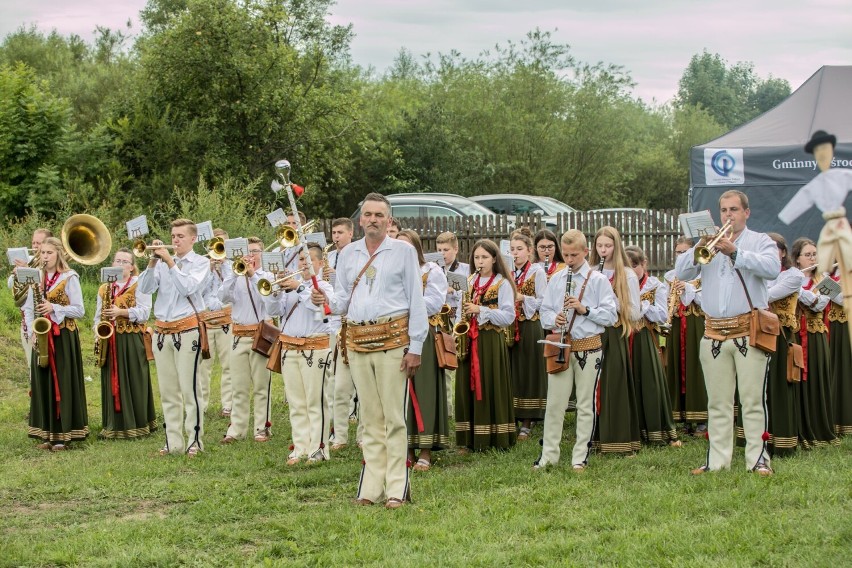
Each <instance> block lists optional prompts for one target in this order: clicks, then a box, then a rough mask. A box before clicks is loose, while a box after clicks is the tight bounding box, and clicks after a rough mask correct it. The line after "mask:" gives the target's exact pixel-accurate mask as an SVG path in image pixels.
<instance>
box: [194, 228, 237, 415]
mask: <svg viewBox="0 0 852 568" xmlns="http://www.w3.org/2000/svg"><path fill="white" fill-rule="evenodd" d="M213 236H214V237H221V238H223V239H225V240H228V233H227V232H225V230H224V229H218V228H217V229H213ZM230 270H231V261H230V260H227V259H225V260H216V259H213V258H211V259H210V277H209V278H208V279H207V285H206V286H205V289H204V304H205V305H206V306H207V310H206V311H204V312H201V313H200V316H201V321H203V322H204V325H206V326H207V341H208V343H209V344H210V358H209V359H204V360H203V361H202V362H201V369H200V370H199V373H200V374H201V381H200V382H201V385H202V392H203V395H202V396H203V399H204V409H205V411H206V410H207V406H208V403H209V401H210V382H211V373H212V372H213V361H214V359H218V360H219V365H220V366H221V367H222V374H221V379H220V381H219V384H220V399H221V401H222V411H221V414H222V416H223V417H225V418H227V417H229V416H230V415H231V406H232V405H233V392H232V387H231V345H232V343H233V340H234V338H233V335H231V333H230V330H231V306H230V304H228V303H227V302H225V303H222V301H221V300H220V299H219V295H218V293H219V290H220V288H221V286H222V282H223V281H224V278H225V274H227V273H228V272H229V271H230Z"/></svg>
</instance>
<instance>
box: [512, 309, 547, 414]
mask: <svg viewBox="0 0 852 568" xmlns="http://www.w3.org/2000/svg"><path fill="white" fill-rule="evenodd" d="M518 326H519V328H520V341H518V342H517V343H515V345H514V346H513V347H512V348H511V349H509V360H510V361H511V365H512V393H513V394H514V397H513V401H512V404H513V405H514V407H515V419H516V420H544V411H545V410H546V408H547V367H546V366H545V361H544V345H542V344H541V343H539V340H541V339H544V330H543V329H542V327H541V323H540V322H539V321H538V320H536V321H529V320H526V321H522V322H519V323H518Z"/></svg>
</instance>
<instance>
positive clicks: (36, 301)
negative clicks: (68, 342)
mask: <svg viewBox="0 0 852 568" xmlns="http://www.w3.org/2000/svg"><path fill="white" fill-rule="evenodd" d="M32 287H33V312H35V308H36V307H37V306H40V305H41V304H42V302H43V301H44V298H43V297H42V295H41V286H40V285H39V284H38V282H36V283H34V284H32ZM52 327H53V324H52V323H51V322H50V320H49V319H47V318H46V317H44V316H41V317H37V318H35V319H34V320H33V333H34V334H35V336H36V352H37V353H38V366H39V367H41V368H45V367H47V364H48V356H49V355H48V343H47V339H48V338H47V334H48V333H50V329H51V328H52Z"/></svg>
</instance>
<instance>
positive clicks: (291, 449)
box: [287, 444, 296, 452]
mask: <svg viewBox="0 0 852 568" xmlns="http://www.w3.org/2000/svg"><path fill="white" fill-rule="evenodd" d="M287 449H288V450H290V451H291V452H292V451H293V450H295V449H296V446H294V445H293V444H290V447H289V448H287Z"/></svg>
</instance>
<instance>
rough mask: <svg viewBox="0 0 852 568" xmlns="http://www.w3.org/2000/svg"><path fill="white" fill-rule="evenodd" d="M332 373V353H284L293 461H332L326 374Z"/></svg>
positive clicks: (320, 350) (316, 351)
mask: <svg viewBox="0 0 852 568" xmlns="http://www.w3.org/2000/svg"><path fill="white" fill-rule="evenodd" d="M330 372H331V350H330V349H317V350H315V351H290V350H282V351H281V374H282V375H283V376H284V389H285V390H286V391H287V405H288V407H289V409H290V430H291V432H292V436H293V451H292V452H291V453H290V457H291V458H303V457H313V458H320V459H329V456H330V454H329V449H328V436H329V424H330V420H329V416H328V413H327V412H326V405H325V393H324V387H325V375H326V373H330Z"/></svg>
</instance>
